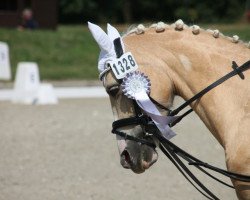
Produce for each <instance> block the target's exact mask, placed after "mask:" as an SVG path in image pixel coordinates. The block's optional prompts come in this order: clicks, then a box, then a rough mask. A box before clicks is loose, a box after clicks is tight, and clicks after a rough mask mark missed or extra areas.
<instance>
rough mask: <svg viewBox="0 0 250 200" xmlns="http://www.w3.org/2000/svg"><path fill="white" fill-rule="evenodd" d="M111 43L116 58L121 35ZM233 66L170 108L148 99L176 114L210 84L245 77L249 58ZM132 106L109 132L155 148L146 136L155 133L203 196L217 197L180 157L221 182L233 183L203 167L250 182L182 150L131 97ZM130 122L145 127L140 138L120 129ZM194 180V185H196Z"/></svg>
mask: <svg viewBox="0 0 250 200" xmlns="http://www.w3.org/2000/svg"><path fill="white" fill-rule="evenodd" d="M114 46H115V51H116V55H117V57H118V58H119V57H120V56H121V55H122V54H123V50H122V46H121V41H120V38H117V39H115V40H114ZM232 68H233V70H232V71H231V72H229V73H228V74H226V75H225V76H223V77H221V78H220V79H218V80H217V81H215V82H214V83H212V84H211V85H209V86H208V87H206V88H205V89H203V90H202V91H200V92H199V93H197V94H196V95H194V96H193V97H192V98H190V99H189V100H187V101H186V102H184V103H183V104H182V105H181V106H179V107H178V108H177V109H175V110H173V111H172V110H170V109H168V108H167V107H165V106H163V105H161V104H160V103H158V102H157V101H156V100H155V99H153V98H152V97H151V96H150V95H149V98H150V100H151V101H152V102H153V103H154V104H155V105H156V106H158V107H159V108H161V109H163V110H166V111H168V116H176V115H177V114H178V113H179V112H180V111H182V110H183V109H184V108H186V107H187V106H189V105H190V104H191V103H193V102H194V101H196V100H198V99H200V98H201V97H202V96H203V95H205V94H206V93H207V92H209V91H210V90H212V89H213V88H215V87H217V86H219V85H220V84H222V83H224V82H225V81H226V80H228V79H230V78H231V77H234V76H236V75H239V77H240V78H241V79H242V80H244V78H245V77H244V74H243V72H244V71H246V70H248V69H250V60H249V61H247V62H246V63H244V64H243V65H241V66H240V67H239V66H238V65H237V64H236V62H234V61H233V62H232ZM109 71H111V69H110V68H107V69H106V70H105V71H103V73H101V74H100V78H101V79H102V78H103V77H104V76H105V75H106V74H107V73H108V72H109ZM117 82H118V83H121V81H120V80H117ZM133 106H134V110H135V116H134V117H129V118H124V119H119V120H116V121H114V122H113V124H112V133H113V134H116V135H119V136H120V137H123V138H124V139H125V140H131V141H134V142H137V143H139V144H142V145H148V146H149V147H151V148H156V145H155V144H154V143H153V142H150V141H148V140H147V137H151V136H153V137H155V138H157V139H158V141H159V148H160V149H161V150H162V152H163V153H164V154H165V155H166V156H167V157H168V158H169V159H170V161H171V162H172V163H173V164H174V165H175V166H176V168H177V169H178V170H179V171H180V172H181V173H182V175H183V176H184V177H185V178H186V179H187V180H188V181H189V182H190V183H191V184H192V185H193V186H194V187H195V188H196V189H197V190H198V191H199V192H200V193H201V194H203V195H204V196H205V197H207V198H208V199H216V200H217V199H219V198H218V197H216V196H215V195H214V194H213V193H212V192H211V191H210V190H209V189H208V188H207V187H206V186H204V185H203V184H202V183H201V182H200V181H199V180H198V179H197V178H196V176H195V175H194V174H193V173H192V172H191V171H190V170H189V169H188V168H187V166H186V165H185V164H184V163H183V161H182V160H181V159H180V158H182V159H183V160H185V161H187V162H188V164H189V165H193V166H195V167H196V168H197V169H199V170H200V171H202V172H203V173H205V174H206V175H208V176H209V177H211V178H213V179H214V180H216V181H218V182H220V183H222V184H223V185H226V186H228V187H230V188H234V187H233V186H231V185H229V184H227V183H225V182H223V181H222V180H220V179H218V178H216V177H215V176H213V175H211V174H210V173H208V172H207V171H206V170H205V169H204V168H207V169H209V170H213V171H215V172H217V173H220V174H222V175H224V176H227V177H229V178H231V179H235V180H239V181H243V182H250V176H246V175H241V174H237V173H233V172H229V171H226V170H223V169H220V168H217V167H215V166H212V165H210V164H208V163H205V162H203V161H201V160H199V159H197V158H195V157H194V156H192V155H190V154H189V153H187V152H185V151H184V150H182V149H181V148H179V147H178V146H176V145H175V144H173V143H172V142H170V141H169V140H167V139H166V138H165V137H164V136H163V135H162V134H161V133H160V131H159V130H158V128H157V126H156V125H155V124H154V122H153V120H152V119H151V118H150V117H148V116H147V115H145V114H144V113H143V112H142V110H141V109H140V108H139V106H138V105H137V103H136V102H135V100H133ZM192 111H193V109H189V110H188V111H186V112H184V113H183V114H182V115H180V116H178V117H177V118H176V120H174V121H173V122H172V123H170V124H169V126H170V127H173V126H175V125H176V124H177V123H178V122H180V121H181V120H182V119H183V118H184V117H185V116H187V115H188V114H190V113H191V112H192ZM130 125H140V126H143V127H144V130H145V135H144V136H143V137H142V138H138V137H134V136H132V135H128V134H126V133H125V132H122V131H120V130H119V129H120V128H122V127H125V126H130ZM195 183H196V185H195Z"/></svg>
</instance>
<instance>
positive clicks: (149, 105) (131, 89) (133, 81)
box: [121, 71, 176, 140]
mask: <svg viewBox="0 0 250 200" xmlns="http://www.w3.org/2000/svg"><path fill="white" fill-rule="evenodd" d="M121 87H122V91H123V93H124V95H126V96H127V97H128V98H131V99H134V100H136V102H137V104H138V105H139V106H140V108H141V109H143V110H144V111H145V112H146V114H147V115H148V116H149V117H151V119H152V120H153V121H154V123H155V125H156V126H157V128H158V129H159V130H160V131H161V133H162V135H163V136H164V137H165V138H167V139H168V140H169V139H171V138H172V137H174V136H175V135H176V134H175V133H174V132H173V131H172V130H171V129H170V127H169V125H168V124H169V123H171V122H172V121H174V120H175V119H176V117H172V116H162V115H161V113H160V112H159V110H158V109H157V108H156V106H155V104H154V103H153V102H152V101H151V100H150V98H149V96H148V94H149V93H150V87H151V83H150V79H149V78H148V77H147V76H146V75H145V74H144V73H141V72H139V71H134V72H130V73H128V74H126V76H125V77H124V78H123V83H122V84H121Z"/></svg>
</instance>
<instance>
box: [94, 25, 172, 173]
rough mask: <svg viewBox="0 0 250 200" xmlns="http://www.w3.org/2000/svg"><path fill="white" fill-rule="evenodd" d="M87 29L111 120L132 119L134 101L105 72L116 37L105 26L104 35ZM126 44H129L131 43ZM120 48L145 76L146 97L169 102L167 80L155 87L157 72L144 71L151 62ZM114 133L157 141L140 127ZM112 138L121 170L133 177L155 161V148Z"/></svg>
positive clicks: (133, 126) (115, 80)
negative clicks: (94, 47) (96, 49)
mask: <svg viewBox="0 0 250 200" xmlns="http://www.w3.org/2000/svg"><path fill="white" fill-rule="evenodd" d="M89 28H90V31H91V33H92V35H93V37H94V39H95V40H96V42H97V43H98V45H99V47H100V49H101V53H100V56H99V62H98V69H99V71H100V73H101V76H102V81H103V86H104V87H105V89H106V91H107V93H108V95H109V98H110V102H111V107H112V111H113V115H114V118H115V120H119V119H126V118H129V117H134V116H136V114H137V111H136V109H138V108H136V106H135V103H134V101H133V100H132V99H129V98H128V97H127V96H125V95H124V93H123V91H122V89H121V81H120V80H117V78H116V77H115V75H114V73H113V72H112V70H107V68H106V67H107V66H106V63H107V61H109V60H112V59H115V58H116V53H115V48H114V44H113V41H114V40H115V39H116V38H120V39H121V37H120V34H119V33H118V31H117V30H116V29H115V28H114V27H112V26H111V25H108V28H107V29H108V31H107V32H108V34H106V33H105V32H104V31H103V30H102V29H101V28H100V27H98V26H96V25H94V24H91V23H89ZM130 42H132V43H133V41H130ZM121 44H122V45H121V46H122V49H123V51H124V50H125V49H126V51H130V52H132V53H133V54H135V56H136V61H137V63H138V65H139V69H138V71H141V72H144V73H145V74H147V75H148V76H149V79H150V81H151V84H152V86H151V93H150V94H151V96H153V97H154V98H155V99H157V101H159V102H161V103H163V102H169V100H172V95H171V94H172V93H173V92H172V89H173V87H172V85H171V81H170V79H166V78H164V80H163V81H162V82H161V83H159V81H158V78H159V71H158V70H159V69H158V68H156V69H155V71H153V70H150V68H149V67H148V66H151V65H152V60H151V59H150V58H147V57H145V56H143V57H142V56H141V55H140V54H142V52H141V51H138V50H137V49H136V48H135V47H134V46H133V45H132V46H128V45H126V43H123V40H122V39H121ZM131 47H133V48H131ZM137 58H138V59H137ZM158 64H159V63H158ZM159 94H165V95H159ZM170 102H171V101H170ZM118 130H119V131H122V132H123V133H125V134H127V135H129V136H132V137H134V138H141V139H143V140H146V141H148V142H149V143H154V144H155V145H157V140H156V139H155V138H154V137H152V136H151V137H149V136H148V134H147V133H146V131H147V130H145V127H144V126H143V125H142V124H140V125H138V124H135V125H127V126H123V127H121V128H119V129H118ZM146 135H147V136H146ZM116 137H117V143H118V150H119V154H120V163H121V165H122V166H123V167H124V168H128V169H131V170H132V171H133V172H135V173H142V172H144V171H145V170H146V169H148V168H149V167H150V166H151V165H152V164H154V163H155V162H156V161H157V159H158V153H157V152H156V149H155V147H153V146H150V145H147V144H143V143H141V142H136V141H133V140H128V139H126V138H124V137H121V136H119V135H117V136H116Z"/></svg>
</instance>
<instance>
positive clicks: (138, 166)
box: [121, 149, 158, 174]
mask: <svg viewBox="0 0 250 200" xmlns="http://www.w3.org/2000/svg"><path fill="white" fill-rule="evenodd" d="M152 151H154V152H153V155H152V156H150V157H151V159H146V158H144V156H139V158H137V159H136V157H135V156H133V155H132V153H130V152H129V151H128V150H127V149H125V150H124V151H123V152H122V154H121V165H122V166H123V167H124V168H125V169H131V170H132V171H133V172H134V173H136V174H140V173H143V172H145V170H147V169H148V168H150V167H151V166H152V165H153V164H154V163H155V162H156V161H157V159H158V154H157V152H156V151H155V150H154V149H152ZM146 157H148V156H146Z"/></svg>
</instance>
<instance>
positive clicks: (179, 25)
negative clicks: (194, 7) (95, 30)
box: [123, 19, 250, 49]
mask: <svg viewBox="0 0 250 200" xmlns="http://www.w3.org/2000/svg"><path fill="white" fill-rule="evenodd" d="M150 29H155V32H156V33H162V32H164V31H167V30H168V29H175V30H176V31H182V30H184V29H185V30H186V29H189V30H190V31H192V33H193V34H194V35H198V34H200V33H201V32H202V31H203V32H204V31H205V32H208V33H210V34H211V36H212V37H214V38H224V39H227V40H229V41H231V42H233V43H239V44H242V45H244V46H245V47H247V48H249V49H250V41H249V42H248V43H247V42H243V41H242V40H240V39H239V36H237V35H234V36H233V37H228V36H225V35H223V34H222V33H221V32H220V31H219V30H217V29H216V30H211V29H207V30H205V29H202V28H200V27H199V26H198V25H192V26H188V25H186V24H184V22H183V21H182V20H181V19H179V20H177V21H176V22H175V23H173V24H165V23H164V22H158V23H155V24H152V25H149V26H148V27H145V26H144V25H143V24H139V25H138V26H136V27H134V26H133V27H130V28H129V29H128V30H127V31H126V32H125V33H124V35H123V37H125V36H128V35H130V34H137V35H140V34H143V33H145V32H146V31H148V30H150Z"/></svg>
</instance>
